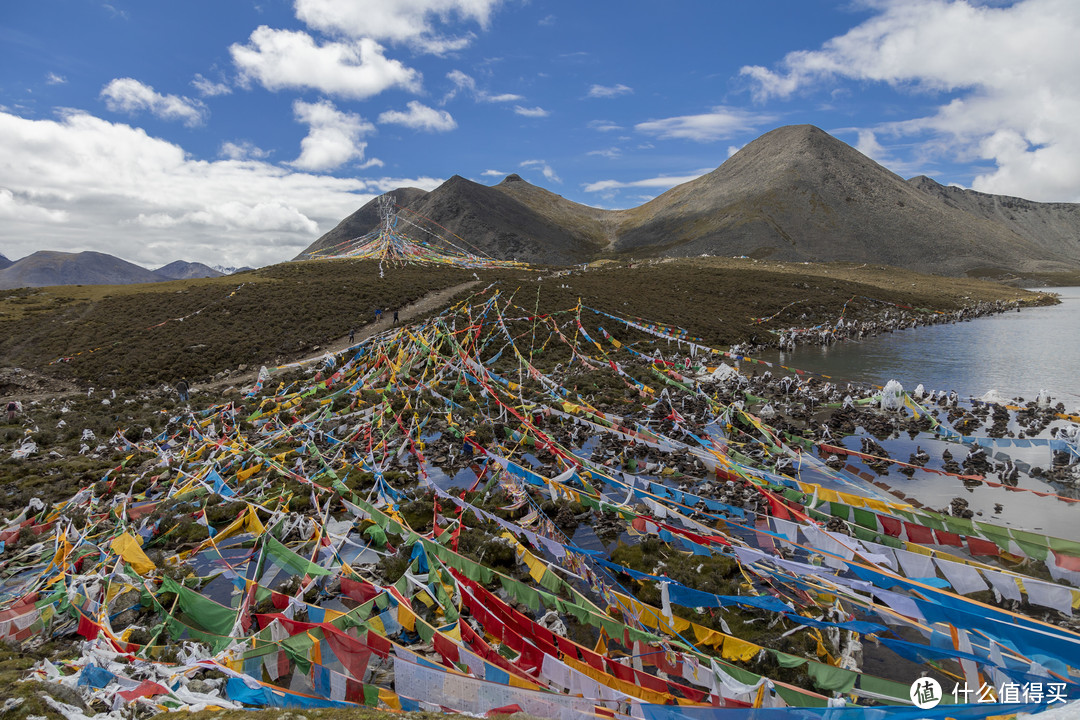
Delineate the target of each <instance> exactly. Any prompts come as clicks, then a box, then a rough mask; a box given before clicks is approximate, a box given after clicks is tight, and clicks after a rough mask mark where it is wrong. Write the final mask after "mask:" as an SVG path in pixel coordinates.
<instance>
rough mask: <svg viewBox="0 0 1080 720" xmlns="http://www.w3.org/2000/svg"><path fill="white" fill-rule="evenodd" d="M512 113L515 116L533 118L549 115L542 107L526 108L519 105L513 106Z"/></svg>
mask: <svg viewBox="0 0 1080 720" xmlns="http://www.w3.org/2000/svg"><path fill="white" fill-rule="evenodd" d="M514 113H515V114H517V115H522V116H524V117H534V118H542V117H547V116H548V115H550V114H551V113H550V112H548V111H547V110H545V109H544V108H542V107H532V108H527V107H522V106H521V105H515V106H514Z"/></svg>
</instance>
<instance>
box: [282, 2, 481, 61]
mask: <svg viewBox="0 0 1080 720" xmlns="http://www.w3.org/2000/svg"><path fill="white" fill-rule="evenodd" d="M501 2H502V0H393V2H387V1H386V0H348V2H340V0H295V7H296V16H297V17H298V18H299V19H300V20H302V21H304V22H305V23H307V25H308V26H309V27H312V28H315V29H317V30H321V31H323V32H326V33H330V34H333V35H340V36H346V37H353V38H374V39H376V40H384V41H387V42H392V43H404V44H408V45H410V46H411V47H413V48H415V49H417V50H421V51H423V52H429V53H434V54H437V55H442V54H445V53H447V52H453V51H456V50H460V49H462V48H464V47H465V46H467V45H468V44H469V42H470V41H471V40H472V38H473V35H472V34H471V33H466V34H465V35H462V36H457V37H454V36H447V35H444V34H443V33H442V32H440V30H439V29H438V28H437V27H436V26H437V25H440V24H441V25H449V24H451V23H453V22H454V21H459V22H474V23H476V24H477V25H479V26H480V29H482V30H486V29H487V27H488V25H489V23H490V20H491V14H492V12H493V10H494V9H495V8H496V7H497V6H498V5H499V4H501Z"/></svg>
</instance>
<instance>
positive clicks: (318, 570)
mask: <svg viewBox="0 0 1080 720" xmlns="http://www.w3.org/2000/svg"><path fill="white" fill-rule="evenodd" d="M265 547H266V554H267V555H269V556H270V561H271V562H273V563H274V564H275V565H277V566H278V567H280V568H282V569H283V570H286V571H288V572H289V574H291V575H329V574H330V571H329V570H327V569H325V568H322V567H319V566H318V565H316V564H315V563H313V562H311V561H310V560H308V559H307V558H305V557H302V556H300V555H297V554H296V553H294V552H293V551H292V550H290V549H289V548H287V547H285V546H284V545H282V544H281V543H280V542H278V541H277V540H276V539H275V538H274V537H273V536H272V535H267V536H266V546H265Z"/></svg>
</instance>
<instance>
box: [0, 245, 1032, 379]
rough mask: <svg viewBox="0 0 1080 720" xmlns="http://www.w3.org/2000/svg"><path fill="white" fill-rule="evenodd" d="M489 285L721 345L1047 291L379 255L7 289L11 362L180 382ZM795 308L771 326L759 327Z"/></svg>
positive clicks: (742, 269) (771, 271) (319, 342)
mask: <svg viewBox="0 0 1080 720" xmlns="http://www.w3.org/2000/svg"><path fill="white" fill-rule="evenodd" d="M477 278H479V279H480V280H481V281H482V283H483V284H485V285H486V284H487V283H490V282H495V281H499V282H500V283H501V287H502V289H503V291H504V292H516V293H517V294H516V301H517V303H518V304H519V305H521V306H522V307H525V308H527V309H529V310H539V311H540V312H545V311H551V310H554V309H564V308H566V307H570V306H573V305H574V304H575V303H576V302H577V300H578V298H581V300H582V302H583V303H585V304H587V305H591V306H593V307H596V308H598V309H601V310H605V311H608V312H614V313H619V314H623V315H632V316H638V317H645V318H649V319H651V320H654V321H659V322H664V323H670V324H674V325H679V326H681V327H684V328H686V329H687V330H689V331H690V332H691V333H692V334H693V335H696V336H699V337H702V338H704V339H705V340H707V341H708V342H710V343H715V344H718V345H729V344H733V343H737V342H744V341H747V340H749V339H751V338H752V337H756V338H757V339H758V341H759V342H760V341H763V340H764V339H766V338H767V337H768V334H767V329H768V328H770V327H784V326H786V325H791V324H799V325H813V324H815V323H816V322H820V321H824V320H827V319H829V318H835V317H836V316H837V315H838V314H839V312H840V311H841V310H842V309H843V307H844V304H845V303H846V302H848V301H850V300H851V299H852V298H853V297H855V298H857V299H856V300H855V301H852V302H851V303H850V304H849V307H848V310H847V315H846V316H847V317H849V318H850V317H864V316H867V315H869V314H873V313H875V312H878V311H880V310H881V309H882V307H883V306H881V305H880V304H879V303H874V302H872V301H869V300H865V299H859V298H863V297H864V296H865V297H869V298H875V299H878V300H884V301H888V302H895V303H902V304H906V305H912V306H917V307H931V308H935V309H943V310H951V309H956V308H959V307H961V306H963V305H965V304H971V303H973V302H975V301H979V300H996V299H1010V300H1015V299H1020V298H1023V297H1026V298H1028V301H1031V302H1034V301H1035V300H1036V298H1037V297H1038V296H1035V295H1032V294H1025V293H1024V291H1021V290H1015V289H1010V288H1006V287H1004V286H1001V285H996V284H992V283H984V282H978V281H974V280H958V279H956V278H947V279H946V278H936V277H927V276H920V275H916V274H914V273H908V272H903V271H897V270H894V269H885V268H872V267H866V266H853V265H843V264H831V265H820V266H810V265H802V264H783V263H774V262H759V261H753V260H735V259H720V258H701V259H697V258H695V259H682V260H665V261H658V262H657V261H654V262H650V263H644V264H642V263H637V264H634V265H631V264H628V263H602V264H598V265H595V266H592V267H590V268H589V270H588V271H586V272H575V273H573V274H569V275H561V276H557V277H556V276H552V275H551V274H550V273H548V274H544V273H535V272H523V271H507V270H497V271H477V272H476V273H474V272H473V271H472V270H459V269H455V268H444V267H425V268H419V267H393V268H390V267H388V268H385V269H384V272H383V277H380V269H379V266H378V264H377V263H374V262H370V261H351V260H338V261H314V262H307V263H285V264H282V265H276V266H273V267H270V268H265V269H263V270H259V271H255V272H250V273H243V274H240V275H233V276H229V277H223V278H213V279H203V280H191V281H176V282H170V283H158V284H154V285H136V286H108V287H106V286H95V287H54V288H40V289H28V290H20V291H12V292H9V293H7V294H0V366H7V367H24V368H28V369H32V370H36V371H39V372H42V373H44V374H46V375H49V376H51V377H53V378H56V379H62V380H68V381H74V382H77V383H79V384H82V385H89V386H94V387H97V388H99V389H108V388H116V389H124V388H132V387H134V388H138V387H146V386H149V385H153V384H157V383H161V382H169V383H171V382H174V381H175V380H177V379H178V378H180V377H181V376H186V377H188V378H189V379H190V380H193V381H196V382H203V381H206V380H208V379H210V378H211V377H213V376H214V375H215V374H216V373H218V372H221V371H223V370H224V371H228V370H235V369H236V368H237V367H238V366H240V365H249V366H255V367H257V366H258V365H261V364H280V363H283V362H287V361H289V360H291V359H295V358H297V357H301V356H307V355H311V354H312V353H314V352H317V351H318V350H317V348H321V347H325V345H326V344H327V343H329V342H331V341H334V340H337V339H340V338H342V337H343V336H345V335H346V334H347V333H348V331H349V329H350V328H358V327H360V326H362V325H364V324H366V323H368V322H370V321H371V320H372V318H373V311H374V309H375V308H376V307H381V308H383V309H388V310H392V309H394V308H398V307H402V306H404V305H406V304H408V303H410V302H413V301H415V300H417V299H418V298H420V297H422V296H424V295H425V294H426V293H428V292H430V291H432V290H441V289H445V288H451V287H454V286H457V285H460V284H462V283H465V282H469V281H475V280H476V279H477ZM796 301H797V304H796V305H794V306H792V307H790V308H788V309H787V310H784V311H783V312H781V313H780V314H779V315H778V316H777V317H776V318H775V319H774V320H773V321H772V322H771V323H770V324H769V325H767V326H762V325H757V324H755V323H754V322H753V318H760V317H768V316H772V315H773V314H775V313H777V312H780V311H781V310H783V309H784V308H785V306H787V305H789V304H790V303H794V302H796ZM179 318H183V320H180V319H179ZM785 324H786V325H785ZM60 358H67V359H66V360H63V361H59V362H58V360H59V359H60Z"/></svg>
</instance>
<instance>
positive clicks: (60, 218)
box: [0, 187, 68, 223]
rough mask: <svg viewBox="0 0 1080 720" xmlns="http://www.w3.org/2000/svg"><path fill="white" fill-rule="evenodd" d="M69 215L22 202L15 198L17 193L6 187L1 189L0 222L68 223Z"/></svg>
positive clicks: (61, 211)
mask: <svg viewBox="0 0 1080 720" xmlns="http://www.w3.org/2000/svg"><path fill="white" fill-rule="evenodd" d="M67 219H68V214H67V213H66V212H64V211H63V210H50V209H49V208H45V207H41V206H39V205H34V204H32V203H27V202H22V201H21V200H20V199H19V198H16V197H15V193H13V192H11V191H10V190H8V189H7V188H5V187H0V221H2V220H27V221H30V222H47V223H61V222H66V221H67Z"/></svg>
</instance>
